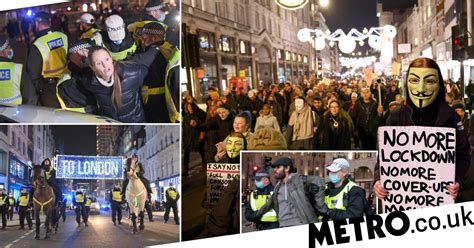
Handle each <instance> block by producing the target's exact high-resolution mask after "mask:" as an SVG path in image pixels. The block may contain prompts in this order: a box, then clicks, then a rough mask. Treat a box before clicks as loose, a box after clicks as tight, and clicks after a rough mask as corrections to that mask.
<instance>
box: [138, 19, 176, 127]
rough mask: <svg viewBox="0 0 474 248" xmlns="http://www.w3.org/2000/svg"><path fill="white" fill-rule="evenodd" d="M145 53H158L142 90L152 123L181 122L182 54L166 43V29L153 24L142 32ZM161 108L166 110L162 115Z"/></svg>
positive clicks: (147, 25) (146, 26) (149, 120)
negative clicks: (155, 50)
mask: <svg viewBox="0 0 474 248" xmlns="http://www.w3.org/2000/svg"><path fill="white" fill-rule="evenodd" d="M141 37H142V39H143V42H144V45H145V47H146V49H147V50H148V49H156V48H155V46H158V48H157V49H158V51H159V52H158V53H157V54H156V56H155V60H154V61H153V63H152V65H151V66H150V69H149V70H148V74H147V76H146V78H145V82H144V86H143V87H142V100H143V108H144V110H145V117H146V120H147V122H149V123H175V122H178V121H179V107H178V106H179V105H178V104H179V92H180V89H179V61H180V58H181V55H180V51H179V49H178V48H176V47H175V46H173V45H171V44H170V43H168V42H166V41H165V27H164V26H163V24H160V23H157V22H150V23H148V24H146V25H145V26H144V27H143V29H142V36H141ZM159 106H166V110H165V111H163V109H162V108H160V107H159Z"/></svg>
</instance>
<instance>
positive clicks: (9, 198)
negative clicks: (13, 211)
mask: <svg viewBox="0 0 474 248" xmlns="http://www.w3.org/2000/svg"><path fill="white" fill-rule="evenodd" d="M8 203H9V204H10V207H11V206H14V205H15V199H14V198H13V197H8Z"/></svg>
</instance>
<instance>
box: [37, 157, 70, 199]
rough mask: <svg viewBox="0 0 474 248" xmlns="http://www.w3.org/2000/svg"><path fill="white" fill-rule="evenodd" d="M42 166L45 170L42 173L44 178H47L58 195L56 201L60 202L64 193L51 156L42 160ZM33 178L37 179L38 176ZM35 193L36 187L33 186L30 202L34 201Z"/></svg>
mask: <svg viewBox="0 0 474 248" xmlns="http://www.w3.org/2000/svg"><path fill="white" fill-rule="evenodd" d="M40 166H41V169H42V170H43V173H42V174H43V176H44V178H45V179H46V182H47V183H48V185H49V186H50V187H51V188H53V191H54V194H55V196H56V203H57V202H60V201H61V200H62V198H63V194H62V192H61V189H60V188H59V187H58V185H57V184H56V169H54V168H53V166H51V160H50V159H49V158H46V159H44V160H43V162H41V165H40ZM33 180H34V181H35V180H36V178H33ZM34 186H36V185H34ZM34 193H35V187H33V188H32V189H31V190H30V199H29V200H30V202H32V201H33V195H34Z"/></svg>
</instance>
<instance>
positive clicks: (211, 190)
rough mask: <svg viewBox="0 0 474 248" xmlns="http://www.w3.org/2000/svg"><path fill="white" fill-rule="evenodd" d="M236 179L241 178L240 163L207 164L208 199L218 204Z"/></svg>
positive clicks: (212, 203) (211, 202)
mask: <svg viewBox="0 0 474 248" xmlns="http://www.w3.org/2000/svg"><path fill="white" fill-rule="evenodd" d="M234 179H236V180H239V179H240V164H218V163H214V164H207V201H208V202H209V203H210V204H211V205H214V204H216V203H217V202H218V201H219V199H220V197H221V195H222V191H224V189H225V188H226V187H227V186H228V185H229V182H230V181H232V180H234Z"/></svg>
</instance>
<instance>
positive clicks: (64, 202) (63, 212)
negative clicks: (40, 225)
mask: <svg viewBox="0 0 474 248" xmlns="http://www.w3.org/2000/svg"><path fill="white" fill-rule="evenodd" d="M66 209H67V198H64V200H63V203H62V204H61V208H60V211H61V213H60V214H61V216H62V217H63V222H65V221H66Z"/></svg>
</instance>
